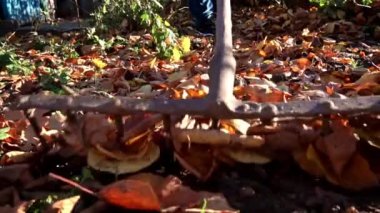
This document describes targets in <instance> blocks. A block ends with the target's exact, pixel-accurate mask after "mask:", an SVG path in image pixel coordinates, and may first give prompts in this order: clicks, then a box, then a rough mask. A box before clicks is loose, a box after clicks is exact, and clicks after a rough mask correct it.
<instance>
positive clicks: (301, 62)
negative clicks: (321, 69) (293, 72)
mask: <svg viewBox="0 0 380 213" xmlns="http://www.w3.org/2000/svg"><path fill="white" fill-rule="evenodd" d="M296 64H297V65H298V67H299V68H300V69H305V68H307V67H309V66H310V65H311V61H310V60H309V59H308V58H299V59H297V61H296Z"/></svg>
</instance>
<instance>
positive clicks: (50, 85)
mask: <svg viewBox="0 0 380 213" xmlns="http://www.w3.org/2000/svg"><path fill="white" fill-rule="evenodd" d="M44 70H45V72H44V73H42V74H41V75H40V76H39V82H40V85H41V86H42V88H43V89H46V90H49V91H52V92H54V93H56V94H63V93H64V91H63V90H62V85H66V84H67V83H68V82H69V79H70V77H69V75H68V71H67V70H66V69H53V68H48V67H46V68H45V69H44Z"/></svg>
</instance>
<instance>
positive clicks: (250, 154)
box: [223, 148, 271, 164]
mask: <svg viewBox="0 0 380 213" xmlns="http://www.w3.org/2000/svg"><path fill="white" fill-rule="evenodd" d="M223 153H224V154H225V155H227V156H228V157H230V158H231V159H233V160H235V161H237V162H240V163H255V164H266V163H269V162H271V158H269V157H267V156H265V155H263V154H261V153H259V152H258V151H257V150H253V149H242V148H239V149H223Z"/></svg>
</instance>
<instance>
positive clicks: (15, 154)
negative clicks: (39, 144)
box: [0, 151, 36, 166]
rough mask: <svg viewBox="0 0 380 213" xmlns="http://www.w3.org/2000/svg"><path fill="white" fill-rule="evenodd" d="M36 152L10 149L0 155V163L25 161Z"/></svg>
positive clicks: (7, 163)
mask: <svg viewBox="0 0 380 213" xmlns="http://www.w3.org/2000/svg"><path fill="white" fill-rule="evenodd" d="M35 155H36V153H33V152H23V151H10V152H7V153H5V154H4V155H2V156H1V159H0V164H1V165H2V166H4V165H9V164H16V163H27V162H28V161H30V160H31V159H32V158H33V157H34V156H35Z"/></svg>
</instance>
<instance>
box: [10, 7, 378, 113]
mask: <svg viewBox="0 0 380 213" xmlns="http://www.w3.org/2000/svg"><path fill="white" fill-rule="evenodd" d="M217 5H218V6H217V20H216V43H215V48H214V56H213V58H212V60H211V64H210V72H209V75H210V91H209V94H208V95H207V96H206V97H205V98H203V99H194V100H167V99H147V100H143V99H135V98H128V97H112V98H109V97H94V96H59V95H49V96H48V95H27V96H19V97H18V98H17V99H16V100H14V101H12V103H10V108H11V109H13V110H25V109H31V108H40V109H49V110H65V111H66V110H70V111H71V110H73V111H88V112H99V113H105V114H114V115H125V114H131V113H135V112H152V113H161V114H166V115H185V114H190V115H202V116H208V117H212V118H215V119H224V118H261V119H271V118H274V117H293V118H295V117H313V116H319V115H329V114H341V115H348V114H360V113H380V96H366V97H354V98H348V99H339V98H328V99H319V100H312V101H290V102H288V103H255V102H247V101H240V100H237V99H236V98H235V97H234V95H233V88H234V79H235V68H236V61H235V58H234V56H233V45H232V43H233V42H232V21H231V5H230V0H217Z"/></svg>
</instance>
